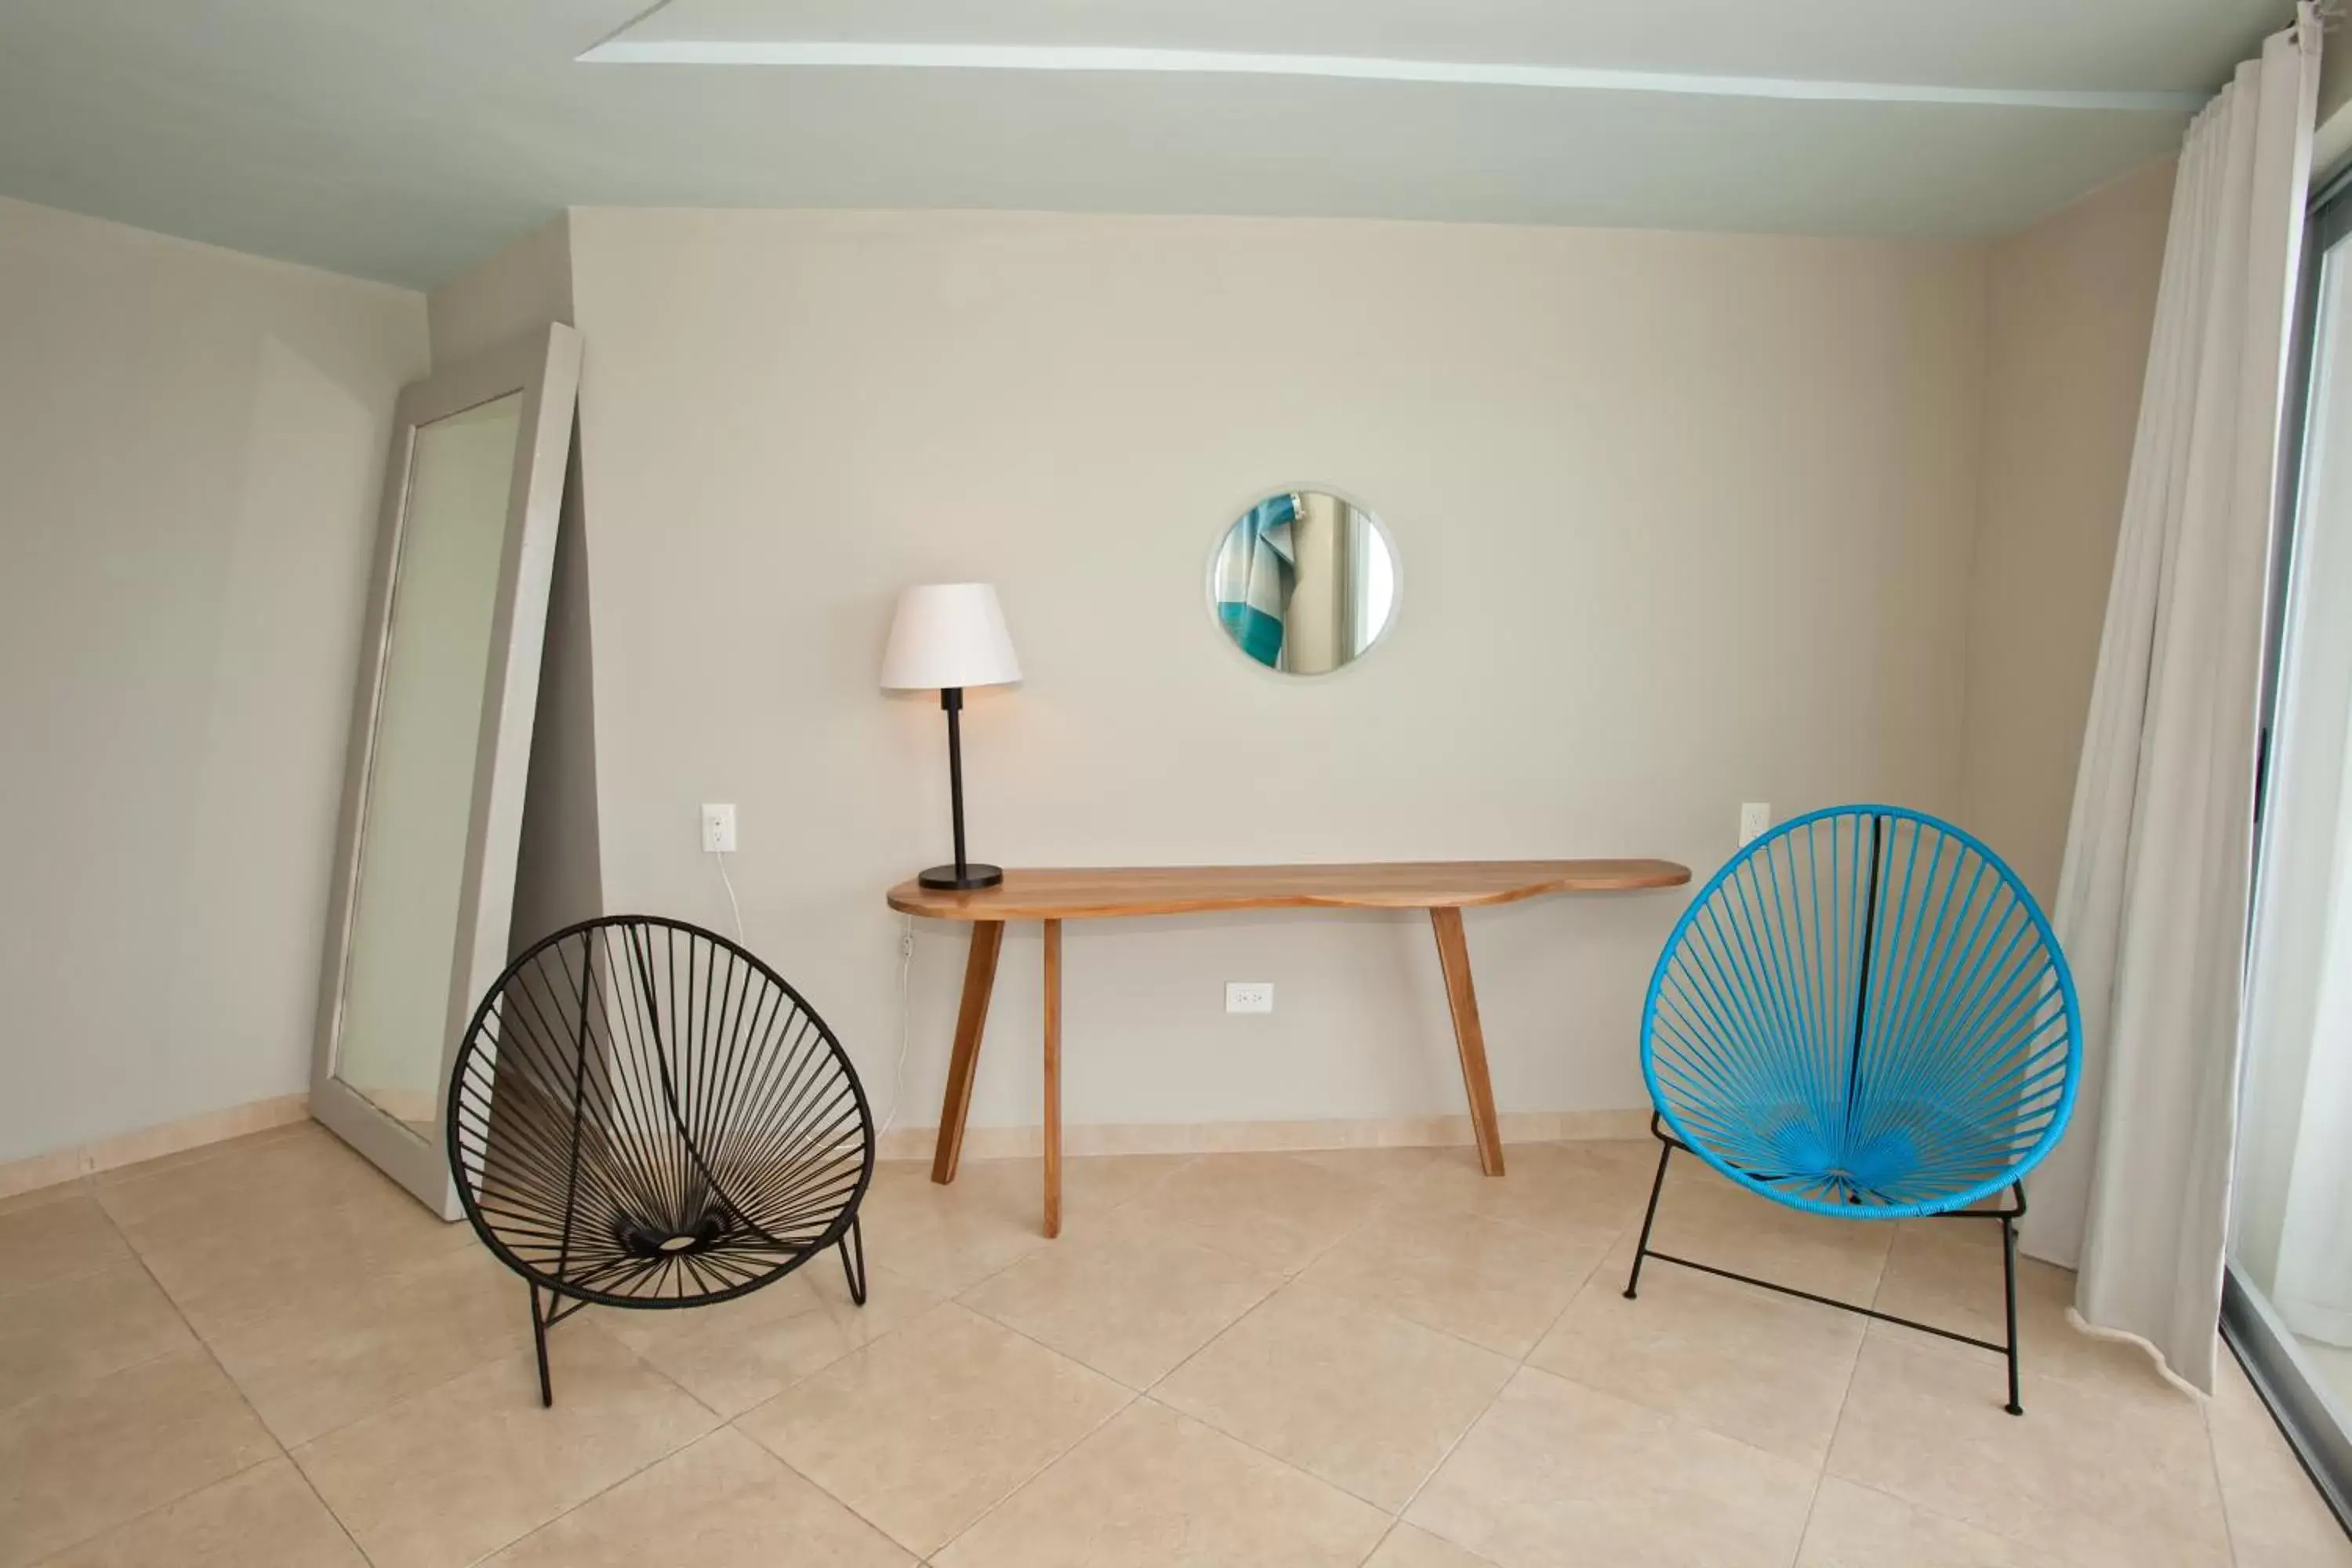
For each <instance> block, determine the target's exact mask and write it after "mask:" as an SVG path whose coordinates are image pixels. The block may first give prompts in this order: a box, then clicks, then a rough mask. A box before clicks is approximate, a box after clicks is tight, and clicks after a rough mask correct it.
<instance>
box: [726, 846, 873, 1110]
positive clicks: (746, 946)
mask: <svg viewBox="0 0 2352 1568" xmlns="http://www.w3.org/2000/svg"><path fill="white" fill-rule="evenodd" d="M709 855H710V858H711V859H712V860H713V861H714V862H716V863H717V864H718V867H719V886H720V887H722V888H725V889H727V907H728V909H729V910H731V911H732V912H733V913H734V916H735V945H736V946H738V947H740V948H742V949H743V950H744V951H745V952H749V951H751V939H750V938H749V937H747V936H745V935H744V934H743V906H742V904H741V903H740V902H738V901H737V900H736V897H735V879H733V878H731V877H730V876H729V875H728V874H727V851H725V850H724V849H713V850H711V851H709ZM901 919H902V920H903V921H904V924H903V926H902V928H901V929H900V931H899V932H898V1065H896V1066H895V1067H893V1068H891V1069H890V1114H889V1115H887V1116H886V1117H884V1118H883V1119H882V1128H881V1131H880V1132H877V1133H876V1134H875V1136H876V1137H877V1138H878V1137H880V1136H881V1135H882V1133H883V1132H887V1131H890V1129H891V1128H893V1127H895V1126H897V1125H898V1106H899V1102H900V1101H901V1100H904V1099H905V1098H906V1089H907V1045H908V1040H909V1039H911V1038H912V1037H913V1034H914V1022H913V1019H912V1018H911V1017H910V1016H909V1014H910V1012H911V1010H912V1001H913V996H914V992H913V990H912V985H911V983H912V980H913V977H914V972H915V917H914V916H912V915H906V916H903V917H901Z"/></svg>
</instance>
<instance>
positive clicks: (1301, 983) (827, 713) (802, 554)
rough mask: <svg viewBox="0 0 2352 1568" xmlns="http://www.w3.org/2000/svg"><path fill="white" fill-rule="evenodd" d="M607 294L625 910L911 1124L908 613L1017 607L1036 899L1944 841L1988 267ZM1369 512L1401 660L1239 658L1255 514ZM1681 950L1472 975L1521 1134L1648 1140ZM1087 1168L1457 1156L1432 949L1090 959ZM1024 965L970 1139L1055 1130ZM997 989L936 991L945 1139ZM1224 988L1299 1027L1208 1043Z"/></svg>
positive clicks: (1625, 258) (1000, 1019) (1020, 955)
mask: <svg viewBox="0 0 2352 1568" xmlns="http://www.w3.org/2000/svg"><path fill="white" fill-rule="evenodd" d="M572 289H573V293H574V299H573V303H574V306H575V310H576V318H575V319H576V321H577V322H578V325H579V326H580V328H581V330H582V332H583V337H584V339H585V342H586V344H587V352H588V363H587V371H586V376H585V382H584V386H583V438H584V461H585V479H586V481H587V498H588V508H587V542H588V552H587V554H588V557H589V560H590V562H591V563H593V590H592V602H593V612H594V619H595V635H596V638H597V649H596V665H597V668H596V687H595V725H596V732H597V752H598V760H597V765H598V773H599V807H600V813H601V817H602V829H603V835H604V848H603V856H602V859H603V871H604V892H605V901H606V903H607V905H608V907H610V908H613V909H615V910H662V911H673V912H677V913H682V914H686V915H688V916H692V917H697V918H699V919H701V920H703V921H709V922H710V923H713V924H722V925H723V923H724V922H725V920H726V912H725V910H726V906H725V902H724V900H723V897H722V895H721V893H720V890H719V883H718V880H717V878H716V875H715V873H714V871H713V869H712V868H711V866H710V864H709V861H708V859H707V858H705V857H703V856H701V855H700V854H698V852H697V848H696V835H695V820H696V819H695V812H696V806H697V803H698V802H701V801H706V800H731V801H734V802H736V803H738V804H739V805H740V808H741V841H742V852H741V854H740V857H739V862H740V863H739V864H738V866H737V868H736V870H737V884H738V886H739V888H740V889H741V891H742V894H743V900H744V911H743V912H744V917H745V920H746V921H747V923H748V925H749V928H750V938H751V945H752V946H753V947H754V948H755V949H757V950H759V951H760V952H763V953H765V954H767V955H768V956H770V957H771V958H772V960H773V961H774V962H775V963H777V964H778V965H779V967H780V968H782V971H783V972H784V973H786V974H787V975H788V976H789V977H790V978H792V979H793V981H794V983H795V984H798V985H800V986H801V987H802V988H803V989H804V990H805V991H806V992H807V994H809V995H810V997H811V998H812V999H813V1000H814V1003H815V1004H816V1005H817V1006H818V1007H819V1008H821V1009H822V1010H823V1011H824V1013H825V1015H826V1016H827V1017H828V1018H829V1019H830V1020H831V1021H832V1022H833V1023H834V1024H835V1026H836V1028H837V1029H838V1030H839V1032H840V1033H841V1034H842V1035H843V1036H844V1037H845V1038H846V1039H847V1041H848V1042H849V1044H850V1046H851V1047H852V1049H853V1051H854V1052H855V1054H856V1057H857V1059H858V1061H859V1062H860V1063H861V1065H862V1066H863V1068H864V1069H865V1072H866V1077H867V1079H868V1081H869V1083H870V1084H871V1085H872V1087H873V1089H874V1092H875V1095H876V1097H877V1100H887V1098H888V1094H889V1089H888V1083H889V1077H890V1064H891V1060H892V1058H893V1057H894V1055H895V1053H896V1051H897V1048H898V1038H899V1026H900V1013H899V1006H898V950H897V943H896V940H895V938H896V931H897V927H896V923H895V921H894V918H893V917H892V916H890V915H889V914H888V913H887V911H886V910H885V909H884V906H883V902H882V892H883V889H884V888H885V887H886V886H887V884H888V883H890V882H891V881H893V880H895V879H898V878H900V877H903V876H906V875H908V874H910V873H911V872H912V871H913V870H914V869H915V868H918V867H920V866H922V865H924V864H926V863H928V862H930V861H934V860H937V859H940V858H943V856H944V853H945V850H946V831H947V830H946V810H945V799H944V796H945V780H944V773H945V769H944V763H943V758H942V756H941V750H942V744H943V742H942V736H941V733H940V728H941V727H940V716H939V712H938V710H937V707H936V704H935V702H932V701H930V700H926V699H921V698H899V699H890V698H886V697H885V696H884V695H883V694H882V693H880V692H879V691H878V690H877V689H876V687H875V673H876V666H877V659H878V658H879V655H880V651H881V641H882V637H883V634H884V630H885V626H886V624H887V616H888V611H889V605H890V601H891V598H892V595H894V594H895V593H896V591H897V590H898V587H899V586H900V585H902V584H906V583H909V582H916V581H922V580H930V579H948V578H961V577H979V578H985V579H988V580H992V581H993V582H995V583H996V584H998V585H999V588H1000V590H1001V591H1002V594H1003V599H1004V604H1005V607H1006V611H1007V614H1008V616H1010V618H1011V622H1012V626H1013V635H1014V637H1015V640H1016V642H1017V643H1018V644H1019V647H1020V650H1021V655H1022V659H1023V664H1024V668H1025V670H1026V672H1027V677H1028V679H1027V681H1026V683H1025V684H1024V686H1023V687H1022V688H1020V689H1013V690H1006V691H992V692H982V693H978V694H975V696H974V698H973V700H972V701H971V708H970V710H969V711H968V712H967V714H966V744H967V763H968V772H969V795H970V806H971V819H972V831H973V847H974V850H975V852H976V853H978V854H980V855H982V856H985V857H988V858H997V859H1002V860H1004V861H1007V862H1011V863H1015V864H1027V865H1039V864H1044V865H1054V864H1118V863H1129V864H1133V863H1151V862H1210V861H1266V860H1284V859H1298V860H1324V859H1388V858H1417V857H1431V858H1435V857H1467V856H1496V857H1520V856H1556V855H1660V856H1667V857H1672V858H1678V859H1682V860H1685V861H1687V862H1689V863H1691V865H1692V866H1693V867H1694V868H1695V869H1696V871H1697V872H1698V873H1699V874H1700V875H1702V876H1704V875H1705V874H1706V872H1708V871H1709V870H1711V869H1712V868H1713V867H1714V866H1715V865H1716V864H1717V863H1718V862H1719V861H1720V859H1721V858H1723V857H1724V856H1725V855H1726V854H1727V852H1728V851H1729V849H1730V847H1731V839H1732V831H1733V827H1734V823H1735V816H1736V808H1737V805H1738V802H1739V801H1741V800H1744V799H1760V800H1769V801H1770V802H1772V803H1773V805H1774V806H1775V807H1776V809H1777V810H1778V811H1779V812H1780V814H1782V815H1786V814H1789V813H1790V812H1793V811H1796V810H1798V809H1801V808H1804V807H1808V806H1812V805H1823V804H1827V803H1831V802H1836V801H1843V800H1853V799H1861V798H1871V797H1876V798H1880V799H1886V800H1894V801H1899V802H1905V803H1908V804H1912V805H1920V806H1924V807H1927V808H1929V809H1934V810H1940V811H1951V810H1953V809H1955V808H1956V807H1957V805H1958V800H1959V794H1960V773H1961V764H1960V751H1959V739H1960V729H1961V726H1960V714H1961V707H1962V679H1963V667H1964V659H1965V656H1964V647H1963V643H1964V636H1965V631H1966V622H1967V605H1968V600H1967V576H1968V569H1969V560H1970V554H1971V535H1972V532H1973V530H1974V527H1975V522H1976V519H1977V515H1978V467H1977V463H1978V457H1979V416H1980V412H1981V409H1982V407H1983V392H1984V381H1983V375H1984V366H1983V358H1982V353H1983V351H1982V344H1983V340H1984V335H1985V328H1986V310H1985V253H1984V249H1983V247H1978V246H1966V245H1933V244H1911V243H1897V242H1882V241H1870V240H1852V239H1845V240H1810V239H1790V238H1771V237H1711V236H1702V235H1687V234H1685V235H1664V234H1648V233H1624V232H1601V231H1569V230H1544V229H1536V228H1487V227H1476V226H1414V225H1394V224H1374V223H1347V222H1327V221H1294V220H1227V219H1119V218H1081V217H1060V216H976V215H920V216H918V215H871V214H866V215H860V214H804V213H759V212H732V213H714V212H646V211H604V210H583V211H578V212H575V213H574V214H573V215H572ZM1306 480H1321V481H1326V482H1328V483H1331V484H1334V485H1336V486H1338V487H1339V488H1341V489H1346V490H1347V491H1349V493H1351V494H1354V495H1357V496H1360V497H1361V498H1363V499H1364V500H1366V501H1367V502H1368V503H1369V504H1370V505H1371V506H1372V507H1373V508H1374V509H1375V510H1377V511H1378V512H1379V514H1380V515H1381V518H1382V520H1383V521H1385V522H1386V523H1387V524H1388V526H1389V528H1390V529H1391V532H1392V534H1393V536H1394V538H1395V540H1396V542H1397V545H1398V548H1399V551H1400V555H1401V561H1402V610H1401V618H1400V621H1399V624H1398V626H1397V629H1396V631H1395V632H1394V634H1393V635H1392V636H1391V637H1390V638H1389V640H1387V641H1386V642H1384V643H1383V644H1382V645H1381V647H1379V648H1378V649H1377V650H1375V651H1374V652H1373V654H1372V655H1371V656H1370V658H1367V659H1366V660H1364V661H1363V662H1362V663H1361V664H1360V665H1359V666H1357V667H1355V668H1352V669H1350V670H1349V671H1348V672H1346V673H1344V674H1342V675H1340V676H1338V677H1336V678H1333V679H1328V680H1324V681H1318V682H1305V683H1286V682H1285V681H1283V680H1281V679H1276V678H1275V677H1272V676H1270V675H1266V674H1264V673H1261V672H1258V671H1256V670H1255V669H1253V668H1250V667H1249V666H1248V665H1247V664H1246V662H1245V661H1244V660H1243V659H1241V658H1237V657H1236V656H1235V654H1234V651H1233V649H1232V648H1230V647H1227V646H1225V644H1224V641H1223V638H1222V637H1220V636H1219V635H1218V633H1217V631H1216V630H1215V628H1214V627H1213V625H1212V623H1211V620H1210V617H1209V614H1208V611H1207V610H1206V608H1205V607H1204V605H1203V604H1202V572H1203V567H1204V563H1205V562H1206V561H1207V559H1208V554H1209V552H1210V550H1211V549H1212V547H1213V544H1214V543H1215V542H1216V540H1217V538H1218V537H1219V535H1220V533H1221V531H1223V528H1224V526H1225V525H1226V523H1227V522H1228V521H1230V520H1231V518H1232V517H1233V516H1234V513H1235V512H1236V511H1237V510H1239V509H1240V508H1241V507H1242V506H1243V505H1244V504H1245V503H1247V502H1248V501H1250V500H1253V499H1255V496H1257V495H1258V494H1259V493H1261V492H1262V491H1263V490H1264V489H1267V488H1268V487H1270V486H1271V485H1274V484H1276V483H1281V482H1290V481H1306ZM1684 896H1685V895H1683V894H1679V893H1676V894H1663V895H1649V896H1643V897H1636V898H1627V899H1616V900H1586V901H1578V900H1550V901H1544V902H1539V903H1534V904H1528V905H1523V906H1519V907H1516V908H1512V909H1507V910H1492V911H1481V912H1477V913H1474V914H1473V915H1472V916H1471V918H1470V932H1471V935H1470V940H1471V944H1472V948H1473V952H1474V956H1475V962H1476V964H1477V974H1478V985H1479V991H1480V997H1481V1000H1482V1002H1483V1004H1484V1005H1485V1009H1486V1023H1487V1030H1488V1040H1489V1046H1490V1049H1491V1051H1492V1054H1493V1058H1494V1070H1495V1079H1496V1090H1497V1094H1498V1098H1499V1100H1500V1101H1501V1103H1502V1105H1503V1107H1504V1108H1505V1109H1506V1110H1573V1109H1591V1108H1627V1107H1635V1106H1640V1105H1642V1104H1643V1103H1645V1097H1644V1095H1643V1089H1642V1086H1641V1080H1640V1078H1639V1075H1638V1070H1637V1064H1636V1059H1635V1041H1634V1031H1635V1023H1636V1019H1637V1016H1638V1012H1639V1007H1640V1003H1641V997H1642V992H1643V985H1644V984H1645V982H1646V979H1647V976H1648V973H1649V970H1650V966H1651V964H1652V963H1653V962H1654V959H1655V956H1656V953H1657V951H1658V946H1659V943H1660V942H1661V941H1662V940H1663V938H1664V933H1665V931H1666V928H1667V926H1668V924H1669V923H1670V921H1672V919H1673V918H1674V916H1675V913H1676V912H1677V910H1679V909H1680V908H1681V906H1682V902H1683V900H1684ZM1067 948H1068V952H1067V960H1068V965H1067V967H1068V979H1067V992H1066V1016H1067V1027H1068V1031H1069V1047H1068V1051H1067V1065H1066V1095H1067V1110H1068V1114H1069V1116H1070V1119H1071V1120H1072V1121H1074V1122H1134V1121H1180V1122H1181V1121H1245V1120H1261V1119H1291V1118H1341V1117H1389V1116H1403V1115H1417V1114H1424V1113H1430V1112H1448V1111H1456V1110H1459V1109H1460V1106H1461V1100H1460V1094H1461V1090H1460V1084H1459V1079H1458V1076H1457V1072H1456V1068H1455V1066H1454V1053H1453V1047H1452V1045H1451V1042H1450V1039H1449V1038H1448V1037H1447V1035H1446V1033H1445V1025H1444V1003H1443V996H1442V991H1441V985H1440V980H1439V977H1438V973H1437V969H1436V964H1435V962H1434V959H1433V953H1432V951H1431V943H1430V938H1429V935H1428V931H1427V927H1426V923H1425V921H1421V920H1419V919H1417V918H1405V917H1384V916H1378V915H1369V914H1357V915H1341V914H1329V913H1297V914H1289V913H1286V914H1276V915H1262V916H1255V917H1203V918H1197V919H1171V920H1157V921H1136V922H1126V923H1096V924H1085V925H1080V926H1077V927H1075V928H1073V929H1072V930H1071V931H1070V932H1069V935H1068V941H1067ZM1037 956H1038V944H1037V939H1036V934H1035V931H1034V927H1024V928H1016V930H1015V932H1014V934H1013V938H1012V940H1011V941H1010V942H1008V944H1007V948H1006V953H1005V964H1004V969H1003V974H1002V977H1001V980H1000V985H999V994H998V1002H997V1009H996V1012H995V1015H994V1017H993V1021H992V1027H991V1029H990V1033H989V1041H988V1049H987V1052H986V1054H985V1056H984V1058H983V1061H982V1068H981V1074H980V1083H979V1089H978V1100H977V1104H976V1107H975V1113H974V1119H975V1121H978V1122H981V1123H983V1124H985V1123H1030V1122H1034V1121H1035V1120H1036V1110H1035V1106H1036V1099H1035V1094H1036V1083H1037V1077H1038V1069H1037V1060H1036V1058H1037V1051H1036V1046H1035V1039H1036V1028H1037V988H1036V978H1035V976H1036V968H1037ZM961 961H962V941H961V929H960V928H957V929H950V928H940V927H926V928H925V929H924V930H923V932H922V936H921V940H920V942H919V949H918V952H917V955H916V958H915V961H914V965H913V997H914V1001H913V1009H912V1016H911V1026H912V1031H913V1034H912V1055H911V1058H910V1060H909V1063H908V1071H907V1092H908V1098H909V1110H908V1113H907V1116H906V1118H905V1120H906V1121H908V1123H911V1124H921V1123H928V1122H929V1121H934V1120H935V1119H936V1109H935V1108H936V1106H937V1104H938V1092H939V1087H940V1079H941V1077H942V1073H943V1068H944V1058H945V1052H946V1042H947V1035H948V1026H949V1022H950V1014H951V1011H952V1007H953V998H954V990H955V985H956V982H957V978H958V974H959V973H960V969H961ZM1227 979H1254V980H1270V981H1273V982H1274V983H1276V987H1277V992H1276V994H1277V1000H1278V1004H1279V1007H1278V1011H1277V1012H1276V1014H1275V1016H1272V1017H1271V1018H1250V1017H1243V1018H1228V1017H1227V1016H1224V1015H1223V1012H1222V1010H1221V995H1222V989H1221V988H1222V983H1223V981H1225V980H1227Z"/></svg>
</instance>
